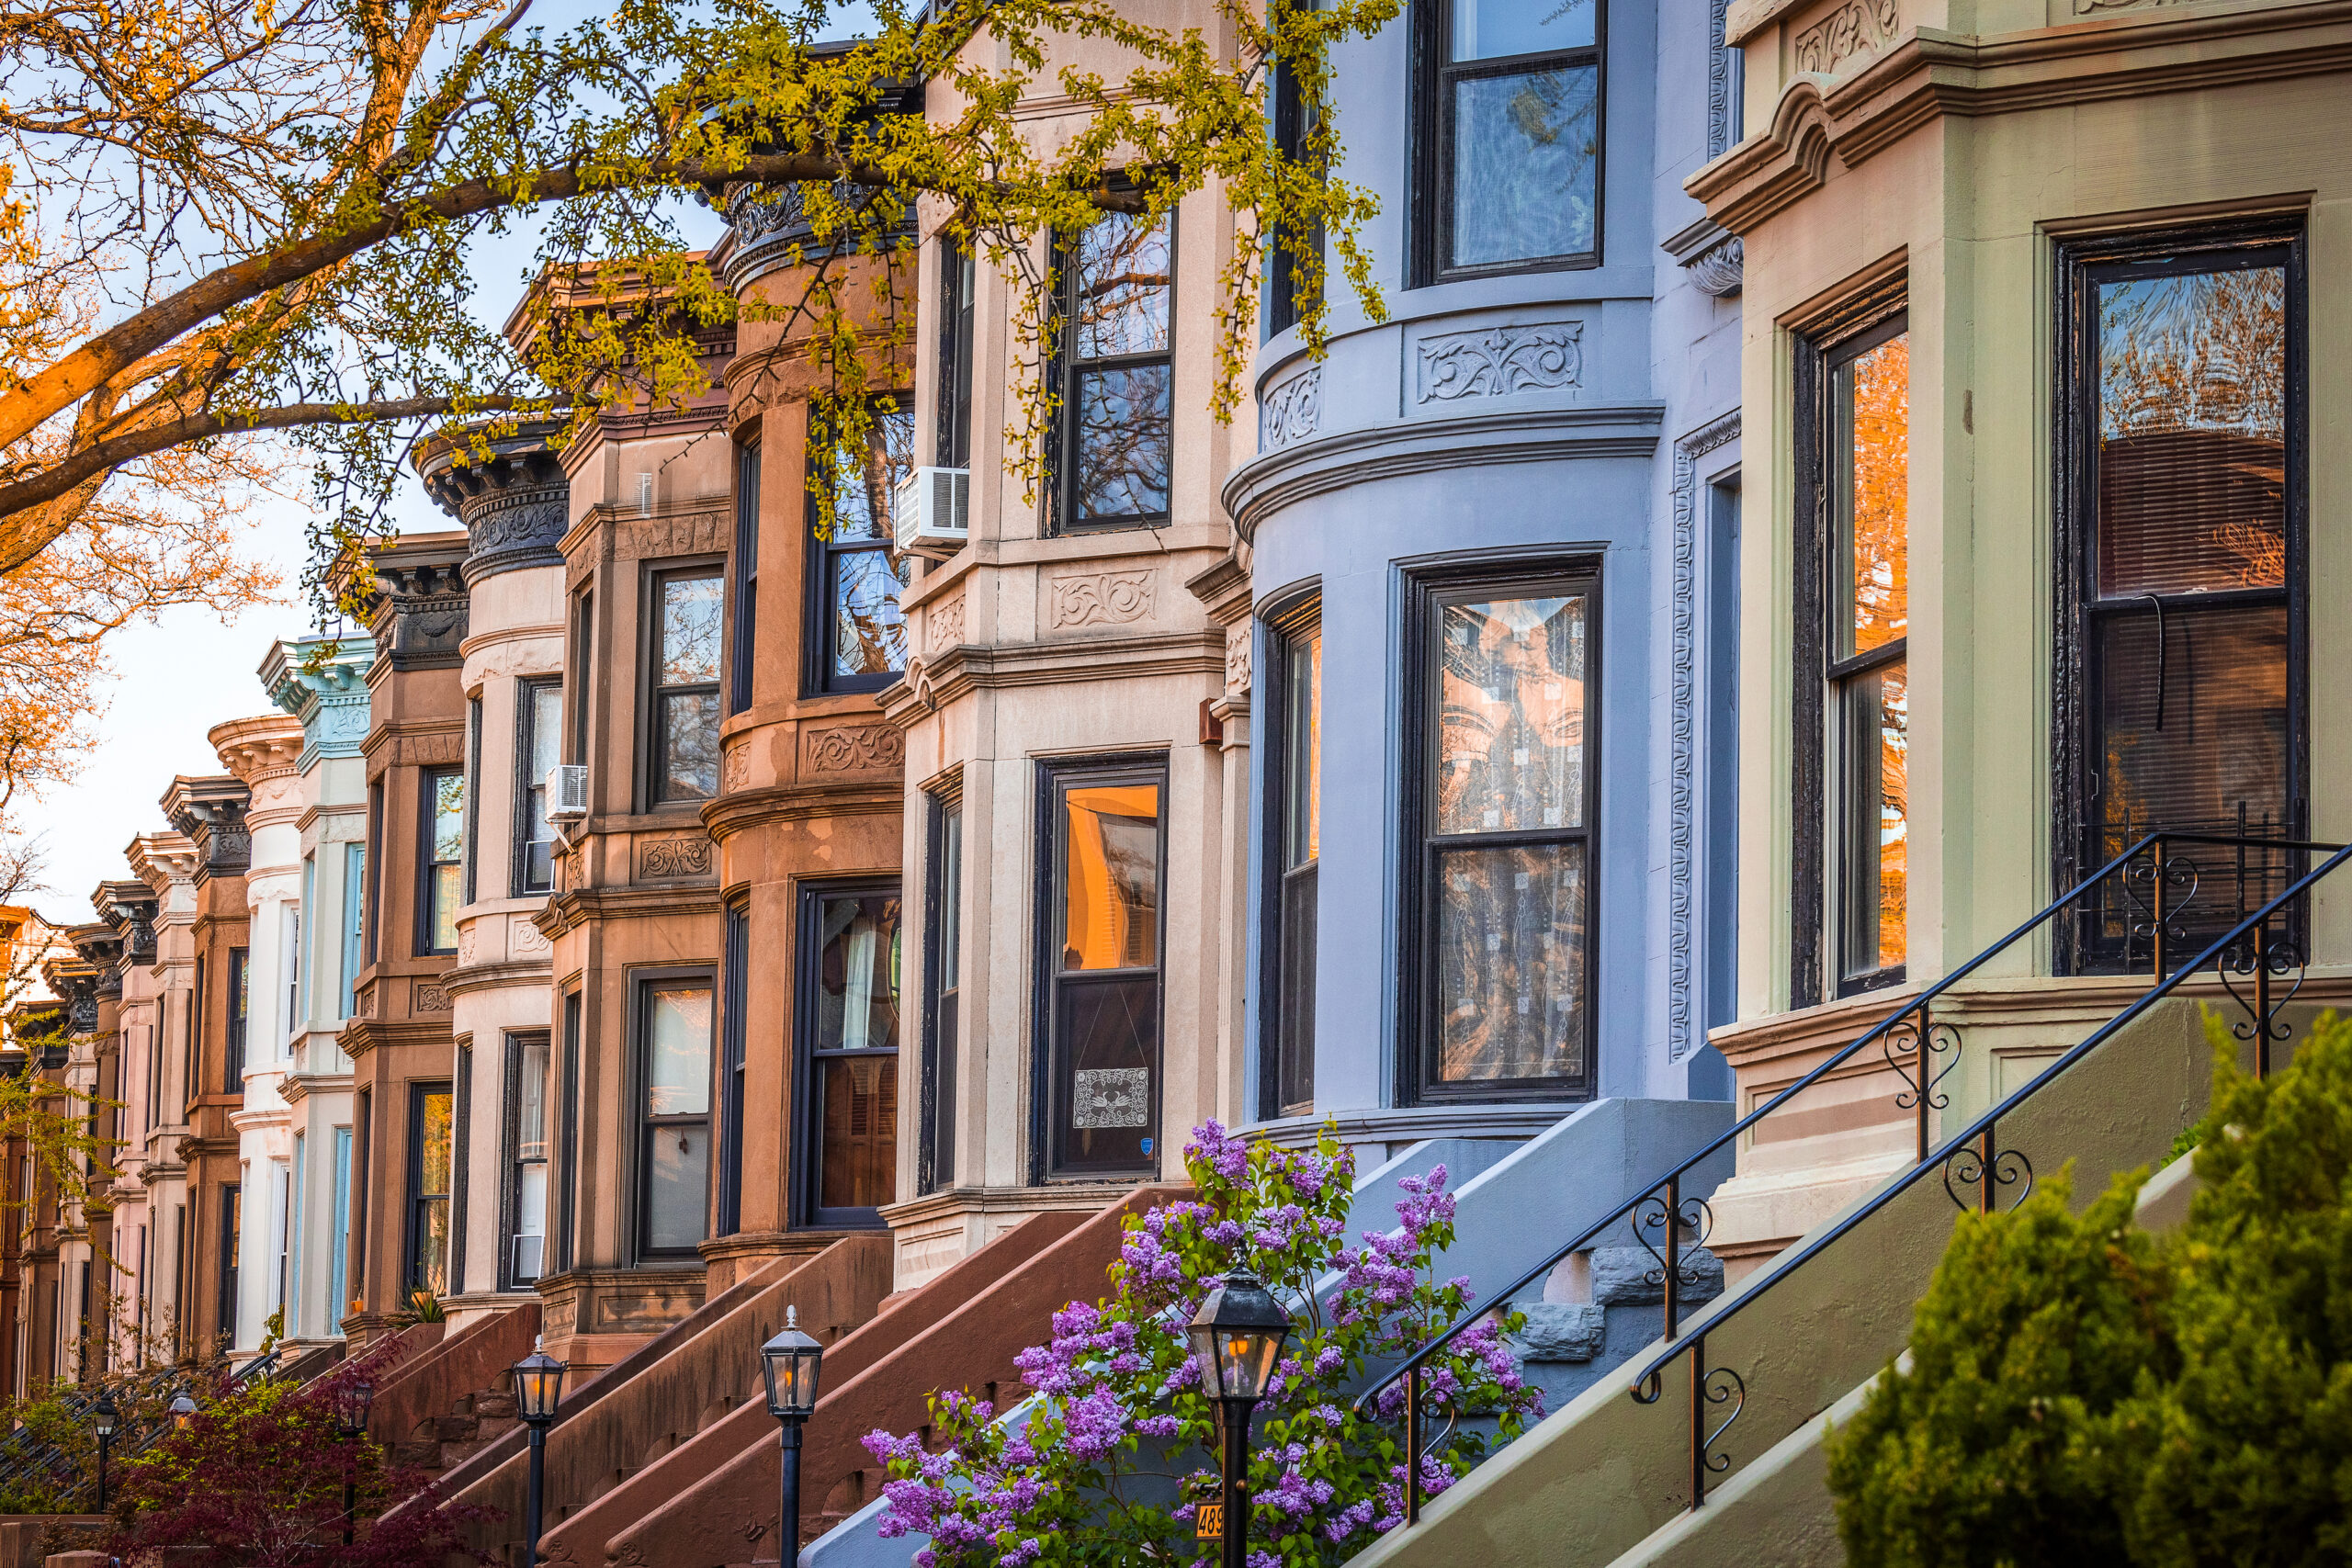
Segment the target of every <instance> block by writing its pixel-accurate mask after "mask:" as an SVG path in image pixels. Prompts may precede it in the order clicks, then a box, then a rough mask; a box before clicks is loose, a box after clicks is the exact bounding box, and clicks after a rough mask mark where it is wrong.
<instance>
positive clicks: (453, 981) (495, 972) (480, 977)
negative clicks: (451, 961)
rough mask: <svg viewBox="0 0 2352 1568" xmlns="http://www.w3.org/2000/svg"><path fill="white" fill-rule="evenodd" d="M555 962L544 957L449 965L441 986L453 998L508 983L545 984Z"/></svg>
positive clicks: (542, 985)
mask: <svg viewBox="0 0 2352 1568" xmlns="http://www.w3.org/2000/svg"><path fill="white" fill-rule="evenodd" d="M553 973H554V965H553V964H551V963H549V962H548V960H547V959H545V958H514V959H503V960H500V961H498V962H496V963H492V964H467V965H465V966H464V967H462V968H457V969H450V970H447V971H446V972H444V973H443V975H442V976H441V990H442V993H443V994H444V995H445V996H447V997H448V998H451V999H452V1000H455V999H456V998H458V997H462V996H465V995H466V994H468V993H469V992H471V991H494V990H498V989H500V988H502V987H514V986H531V987H544V986H545V985H546V984H547V983H548V976H549V975H551V974H553Z"/></svg>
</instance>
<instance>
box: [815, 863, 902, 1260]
mask: <svg viewBox="0 0 2352 1568" xmlns="http://www.w3.org/2000/svg"><path fill="white" fill-rule="evenodd" d="M803 897H804V899H805V904H804V906H803V913H802V920H803V924H802V928H801V930H802V941H801V963H802V969H803V973H802V976H801V984H800V987H799V995H800V996H801V997H802V998H805V999H804V1001H803V1004H802V1007H801V1009H800V1021H799V1022H800V1053H799V1055H800V1072H799V1079H800V1088H799V1092H798V1093H797V1095H796V1096H795V1099H796V1100H797V1103H798V1104H799V1106H800V1108H801V1118H800V1122H801V1124H800V1135H799V1137H798V1138H797V1140H796V1142H797V1145H798V1146H799V1149H800V1156H801V1187H802V1199H801V1203H800V1209H801V1213H802V1216H803V1218H804V1221H805V1223H807V1224H815V1225H860V1224H864V1225H876V1224H881V1216H880V1214H879V1213H878V1212H877V1211H879V1210H880V1209H881V1207H882V1206H883V1205H884V1204H886V1203H888V1202H890V1201H893V1199H894V1198H895V1197H896V1196H897V1192H898V1179H899V1136H898V1134H899V890H898V888H897V886H895V885H886V886H867V887H843V888H811V889H809V890H807V891H806V892H805V893H804V894H803Z"/></svg>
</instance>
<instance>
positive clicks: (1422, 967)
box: [1394, 549, 1609, 1106]
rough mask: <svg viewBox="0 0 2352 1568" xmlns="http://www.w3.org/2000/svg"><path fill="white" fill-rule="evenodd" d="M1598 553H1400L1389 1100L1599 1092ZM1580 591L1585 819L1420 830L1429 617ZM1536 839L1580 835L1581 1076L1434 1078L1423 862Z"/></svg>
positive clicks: (1428, 746) (1429, 750) (1430, 879)
mask: <svg viewBox="0 0 2352 1568" xmlns="http://www.w3.org/2000/svg"><path fill="white" fill-rule="evenodd" d="M1605 564H1606V563H1605V558H1604V556H1603V554H1602V553H1601V552H1600V550H1598V549H1587V550H1571V551H1520V550H1511V549H1503V550H1492V551H1482V552H1479V553H1478V554H1476V555H1473V556H1468V557H1462V556H1453V557H1448V558H1444V559H1442V560H1438V561H1432V562H1428V563H1399V571H1400V575H1401V576H1402V579H1403V592H1401V593H1400V594H1399V595H1398V598H1399V601H1400V605H1401V609H1402V612H1403V615H1404V623H1403V626H1402V636H1401V637H1399V639H1398V640H1399V646H1400V648H1401V649H1402V651H1403V672H1404V682H1403V684H1404V695H1405V705H1404V722H1403V723H1402V724H1401V725H1400V726H1399V727H1398V776H1399V779H1400V781H1401V784H1402V788H1401V791H1400V795H1401V800H1400V804H1401V806H1402V807H1403V810H1402V813H1401V822H1400V829H1401V831H1400V835H1399V843H1400V846H1401V855H1400V857H1399V864H1398V867H1397V872H1398V877H1397V880H1398V883H1399V887H1400V898H1399V903H1398V908H1399V909H1400V910H1401V911H1402V915H1401V918H1400V919H1398V921H1397V928H1398V939H1399V941H1398V947H1399V953H1398V964H1397V975H1398V976H1399V979H1400V981H1401V984H1400V985H1399V987H1398V991H1399V1000H1400V1006H1399V1010H1398V1025H1399V1027H1398V1028H1397V1059H1396V1062H1395V1064H1394V1066H1395V1071H1396V1082H1397V1102H1398V1104H1399V1105H1405V1106H1411V1105H1439V1104H1447V1105H1451V1104H1477V1103H1481V1102H1485V1103H1497V1102H1526V1101H1531V1100H1547V1101H1549V1100H1557V1101H1561V1102H1565V1103H1571V1104H1573V1103H1578V1102H1582V1101H1585V1100H1594V1099H1598V1098H1599V1097H1600V933H1601V926H1600V885H1601V882H1602V880H1603V871H1604V867H1603V866H1602V864H1601V857H1600V843H1601V841H1602V833H1601V820H1602V815H1603V813H1604V811H1605V810H1606V808H1607V804H1608V803H1607V801H1606V800H1605V799H1604V798H1603V795H1602V789H1601V784H1602V775H1601V771H1600V754H1601V751H1602V750H1603V748H1604V746H1605V745H1606V743H1607V733H1606V732H1607V729H1608V723H1607V713H1608V706H1609V705H1608V701H1607V684H1606V682H1607V669H1608V660H1607V659H1606V658H1605V657H1604V642H1603V634H1604V628H1605V626H1606V624H1607V612H1606V609H1605V607H1604V604H1603V600H1604V598H1605V585H1606V579H1605V572H1604V570H1603V569H1604V566H1605ZM1562 594H1581V595H1583V596H1584V600H1585V634H1584V635H1585V703H1586V706H1585V717H1584V734H1585V741H1584V757H1583V762H1584V791H1585V795H1584V805H1585V809H1584V822H1583V825H1582V826H1581V827H1578V828H1574V829H1570V828H1565V827H1564V828H1556V829H1554V828H1545V829H1531V830H1523V831H1518V832H1497V833H1469V834H1451V835H1444V836H1442V837H1441V836H1439V835H1434V834H1431V833H1430V831H1429V830H1428V820H1427V818H1428V799H1427V797H1428V785H1429V779H1430V775H1431V773H1432V771H1433V759H1434V752H1435V748H1436V746H1437V744H1438V742H1439V739H1440V733H1439V730H1438V728H1437V727H1436V726H1435V725H1433V724H1431V723H1430V714H1429V705H1430V692H1431V688H1432V686H1433V685H1434V682H1433V679H1432V676H1433V671H1432V668H1431V664H1432V660H1434V658H1435V657H1436V652H1437V638H1436V636H1435V626H1436V620H1437V616H1438V613H1439V611H1440V608H1441V607H1442V605H1443V604H1448V603H1452V602H1453V601H1455V600H1459V599H1464V598H1481V599H1500V598H1509V597H1513V596H1519V597H1530V596H1535V595H1553V596H1556V595H1562ZM1544 842H1557V843H1567V842H1581V843H1583V844H1584V846H1585V869H1584V903H1585V908H1584V920H1585V931H1586V940H1585V952H1584V986H1585V1008H1584V1041H1583V1066H1582V1072H1581V1075H1580V1077H1576V1078H1572V1077H1552V1078H1498V1079H1489V1080H1483V1081H1477V1082H1465V1083H1456V1084H1445V1083H1442V1082H1440V1081H1438V1080H1436V1079H1435V1077H1434V1075H1432V1074H1430V1073H1429V1072H1428V1071H1427V1066H1428V1062H1429V1059H1430V1053H1431V1050H1432V1048H1433V1047H1434V1045H1435V1043H1436V1042H1437V1041H1438V1039H1439V1038H1441V1030H1440V1026H1439V1021H1438V1011H1437V1010H1438V999H1439V986H1438V977H1437V974H1436V966H1437V962H1438V944H1437V941H1436V926H1437V919H1438V906H1437V901H1436V899H1435V898H1434V897H1431V894H1432V893H1433V891H1434V889H1435V886H1436V879H1435V878H1434V876H1432V875H1431V874H1430V865H1431V863H1433V862H1434V860H1435V858H1436V856H1437V855H1438V854H1439V853H1441V852H1444V851H1446V850H1450V849H1457V848H1462V849H1467V848H1479V847H1488V846H1491V847H1510V846H1514V845H1520V844H1534V843H1544Z"/></svg>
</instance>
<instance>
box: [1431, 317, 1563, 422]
mask: <svg viewBox="0 0 2352 1568" xmlns="http://www.w3.org/2000/svg"><path fill="white" fill-rule="evenodd" d="M1583 339H1584V323H1583V322H1582V321H1529V322H1526V323H1524V324H1523V325H1511V326H1498V327H1482V328H1480V329H1478V330H1477V331H1476V332H1466V333H1437V334H1435V335H1434V336H1431V337H1425V338H1423V339H1421V341H1420V342H1419V344H1416V345H1415V349H1416V352H1417V354H1418V355H1419V370H1420V374H1419V388H1420V391H1419V398H1420V400H1421V401H1422V402H1425V403H1433V402H1453V401H1457V400H1461V399H1464V398H1507V397H1510V396H1511V395H1512V394H1514V393H1518V392H1544V391H1552V390H1555V389H1558V388H1562V387H1574V386H1577V385H1579V384H1580V383H1581V382H1582V381H1583V379H1584V347H1583Z"/></svg>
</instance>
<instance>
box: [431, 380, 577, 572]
mask: <svg viewBox="0 0 2352 1568" xmlns="http://www.w3.org/2000/svg"><path fill="white" fill-rule="evenodd" d="M558 429H560V425H559V424H558V423H557V422H555V421H553V420H540V421H536V422H533V423H528V424H525V425H523V426H522V427H521V428H519V429H518V430H516V431H515V433H514V434H512V435H507V436H502V437H498V438H494V439H493V438H491V437H487V436H484V437H482V438H481V441H480V445H479V448H477V446H476V444H475V440H474V438H473V437H471V436H458V437H454V438H453V437H451V436H448V435H435V436H434V437H433V438H432V439H430V440H427V441H422V442H419V443H418V444H417V445H416V446H414V447H413V448H412V449H411V450H410V453H409V460H410V462H412V463H413V464H414V465H415V468H416V471H417V474H418V476H419V477H420V478H422V479H424V488H425V491H427V492H428V493H429V494H431V496H432V497H433V499H434V500H435V501H436V502H440V503H441V510H443V511H444V512H447V513H448V514H449V515H450V516H452V517H455V518H456V519H457V520H458V522H460V523H463V524H464V525H466V533H467V535H468V536H469V538H470V539H471V541H472V543H471V547H470V550H469V553H468V555H467V557H466V559H465V565H464V575H465V581H466V585H467V586H468V587H469V588H470V587H472V586H473V585H474V584H476V583H479V582H481V581H482V580H483V579H484V578H489V577H495V576H496V575H498V574H499V573H500V572H502V571H520V570H524V569H525V568H527V567H535V566H554V567H560V566H561V565H562V564H563V552H562V551H561V550H560V549H558V548H557V547H556V544H557V541H559V540H560V539H561V538H562V537H563V536H564V534H565V532H566V530H568V529H569V528H570V527H571V480H570V479H568V478H566V477H565V474H564V471H563V463H562V461H561V459H560V457H558V456H557V454H556V452H555V450H554V448H553V447H551V446H548V437H550V436H552V435H553V434H555V433H556V431H557V430H558Z"/></svg>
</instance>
